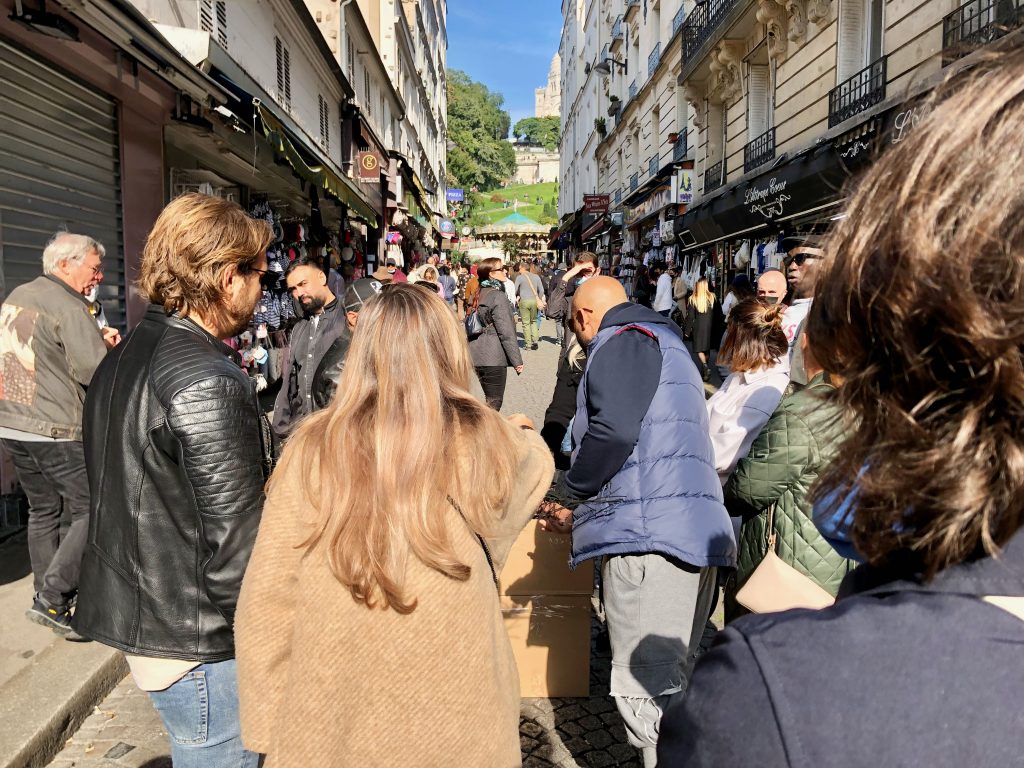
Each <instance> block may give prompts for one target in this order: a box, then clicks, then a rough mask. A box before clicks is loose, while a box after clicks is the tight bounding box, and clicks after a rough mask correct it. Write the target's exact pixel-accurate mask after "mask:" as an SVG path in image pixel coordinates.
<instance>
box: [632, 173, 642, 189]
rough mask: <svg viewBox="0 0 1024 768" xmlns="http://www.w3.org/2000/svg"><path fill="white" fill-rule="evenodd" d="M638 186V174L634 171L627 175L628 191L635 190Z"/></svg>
mask: <svg viewBox="0 0 1024 768" xmlns="http://www.w3.org/2000/svg"><path fill="white" fill-rule="evenodd" d="M639 186H640V174H638V173H634V174H633V175H632V176H630V177H629V191H630V192H636V188H637V187H639Z"/></svg>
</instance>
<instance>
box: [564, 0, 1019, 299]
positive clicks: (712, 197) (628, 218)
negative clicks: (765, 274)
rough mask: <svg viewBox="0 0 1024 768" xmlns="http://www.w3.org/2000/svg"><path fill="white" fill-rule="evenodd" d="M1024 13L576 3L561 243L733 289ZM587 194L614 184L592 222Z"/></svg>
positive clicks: (776, 2) (823, 222)
mask: <svg viewBox="0 0 1024 768" xmlns="http://www.w3.org/2000/svg"><path fill="white" fill-rule="evenodd" d="M1021 9H1022V5H1021V2H1020V0H1010V2H1008V3H1005V2H1004V3H1001V2H997V1H996V0H992V2H988V0H986V1H985V2H982V3H980V4H979V3H977V2H968V3H963V2H961V0H924V2H919V3H906V2H902V0H709V2H707V3H701V4H699V5H695V4H693V3H692V2H690V0H679V1H675V0H660V2H652V1H651V0H592V1H589V2H588V0H565V2H563V32H562V54H563V75H562V77H563V85H564V92H563V97H562V104H563V113H562V114H563V127H564V130H563V137H562V147H561V154H562V197H561V200H560V206H559V214H560V216H561V217H562V226H561V232H560V234H561V240H562V242H563V244H571V245H572V246H574V247H584V246H587V247H596V248H598V249H601V248H604V249H606V250H607V252H608V254H609V256H610V257H611V261H612V262H613V263H616V262H617V261H618V260H620V259H621V258H623V257H627V258H626V262H630V263H632V262H635V261H636V260H638V259H640V258H641V257H643V258H645V259H647V260H650V258H651V257H652V256H653V257H654V258H656V259H658V260H667V261H670V262H672V261H674V262H676V263H678V264H680V265H682V266H683V268H684V269H685V270H686V271H688V272H693V273H695V274H696V273H698V272H703V273H705V274H711V275H713V276H715V277H718V278H719V279H718V282H719V284H720V285H721V284H724V282H725V278H726V277H727V276H728V274H729V273H731V272H732V271H735V270H736V269H737V268H745V269H750V270H751V271H752V272H756V271H758V270H760V269H764V268H767V267H769V266H774V265H775V264H776V263H777V261H778V256H777V255H776V248H777V240H778V237H779V236H780V235H781V234H783V233H785V232H788V231H801V230H807V229H813V230H823V229H826V228H827V226H828V223H829V221H830V219H831V217H832V216H834V215H837V207H838V206H839V205H840V204H841V202H842V199H843V186H844V184H845V183H847V182H848V180H849V179H850V178H851V177H852V176H854V175H855V174H856V173H857V172H858V171H859V170H860V169H861V168H863V167H864V166H865V164H867V163H869V162H871V161H872V159H873V158H874V157H875V156H876V154H877V151H878V150H879V149H881V148H884V146H887V145H888V144H891V143H894V142H898V141H900V140H901V138H902V136H904V135H905V134H906V131H907V130H910V129H912V127H913V125H914V124H915V123H916V121H917V119H918V118H919V117H920V111H919V107H918V99H919V98H920V96H922V95H923V94H925V93H926V92H927V91H929V90H930V89H931V88H932V87H933V86H934V85H935V84H936V83H937V82H938V81H939V80H940V79H941V78H943V77H944V76H946V75H947V74H949V73H950V72H951V71H955V70H956V69H957V68H959V67H963V66H967V65H969V63H970V61H971V55H972V54H971V48H972V46H977V45H986V44H989V43H991V42H992V41H993V40H994V39H996V38H998V37H1001V36H1003V35H1007V34H1009V35H1018V36H1019V35H1021V34H1022V32H1021V30H1020V26H1021V25H1022V23H1024V14H1022V12H1021ZM584 194H598V195H607V196H608V209H609V215H608V216H607V217H606V219H607V220H604V221H603V220H602V219H601V217H600V216H594V215H591V217H590V218H589V219H588V218H587V217H586V216H584V213H583V210H582V209H583V195H584ZM598 202H599V203H600V200H599V201H598ZM598 208H600V205H598ZM616 214H620V215H621V216H617V215H616ZM588 227H589V228H590V231H587V230H588ZM602 238H604V239H602ZM617 243H618V244H617ZM743 245H746V246H747V247H748V250H746V251H743V250H741V249H742V246H743ZM765 251H767V252H768V253H769V257H768V258H767V259H765V258H764V257H763V254H764V252H765ZM751 253H753V254H754V257H753V258H752V259H747V260H746V261H744V258H746V256H747V255H749V254H751ZM737 254H739V256H738V258H737Z"/></svg>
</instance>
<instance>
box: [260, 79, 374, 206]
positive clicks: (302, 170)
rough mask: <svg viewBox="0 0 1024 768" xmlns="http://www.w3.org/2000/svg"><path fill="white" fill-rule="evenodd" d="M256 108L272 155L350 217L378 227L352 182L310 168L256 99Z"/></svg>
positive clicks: (327, 170)
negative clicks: (327, 195)
mask: <svg viewBox="0 0 1024 768" xmlns="http://www.w3.org/2000/svg"><path fill="white" fill-rule="evenodd" d="M253 105H254V106H255V107H256V114H257V115H259V117H260V120H261V121H262V123H263V135H264V136H265V137H266V139H267V141H268V142H270V145H271V146H272V147H273V148H274V151H275V152H277V153H278V154H279V155H281V156H282V157H284V158H285V159H286V160H287V161H288V162H289V163H290V164H291V166H292V168H294V169H295V172H296V173H298V174H299V176H301V177H302V178H303V179H305V180H306V181H308V182H309V183H310V184H315V185H316V186H317V187H319V188H320V189H323V190H325V191H326V192H328V193H330V194H332V195H334V196H335V197H336V198H338V199H339V200H340V201H341V202H343V203H344V204H345V205H347V206H348V207H349V209H351V211H352V213H353V214H355V215H356V216H358V217H359V218H361V219H365V220H366V223H367V224H371V225H373V226H377V225H378V216H377V214H376V213H375V212H374V210H373V208H371V207H370V206H369V205H368V204H367V203H366V202H365V201H364V200H363V199H362V198H361V197H360V196H359V194H358V193H357V192H356V191H355V190H354V189H352V187H351V182H349V181H347V180H346V179H344V178H342V177H341V176H340V175H339V174H337V173H335V172H334V171H332V170H331V169H330V168H327V167H326V166H323V165H309V164H308V163H307V162H306V160H305V158H303V156H302V153H301V152H299V150H298V149H297V148H296V146H295V143H294V142H293V141H292V139H291V137H290V136H289V135H288V129H287V128H285V127H284V125H282V124H281V121H280V120H278V119H277V118H276V117H275V116H274V115H273V113H271V112H270V110H269V109H267V108H266V107H265V106H263V104H262V103H260V102H259V100H258V99H254V100H253Z"/></svg>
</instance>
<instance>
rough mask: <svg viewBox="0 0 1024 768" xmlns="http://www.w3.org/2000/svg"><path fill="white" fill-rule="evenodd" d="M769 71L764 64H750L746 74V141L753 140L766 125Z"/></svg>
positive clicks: (766, 128)
mask: <svg viewBox="0 0 1024 768" xmlns="http://www.w3.org/2000/svg"><path fill="white" fill-rule="evenodd" d="M769 80H770V78H769V72H768V67H767V65H765V64H751V65H750V71H749V73H748V74H747V141H753V140H754V139H756V138H757V137H758V136H760V135H761V134H763V133H764V132H765V131H767V130H768V128H769V127H770V126H769V125H768V99H769V93H768V91H769V85H770V83H769Z"/></svg>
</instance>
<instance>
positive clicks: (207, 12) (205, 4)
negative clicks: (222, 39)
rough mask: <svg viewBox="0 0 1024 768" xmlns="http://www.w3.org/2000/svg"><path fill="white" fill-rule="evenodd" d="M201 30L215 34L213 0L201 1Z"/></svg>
mask: <svg viewBox="0 0 1024 768" xmlns="http://www.w3.org/2000/svg"><path fill="white" fill-rule="evenodd" d="M199 29H201V30H202V31H203V32H213V0H199Z"/></svg>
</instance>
